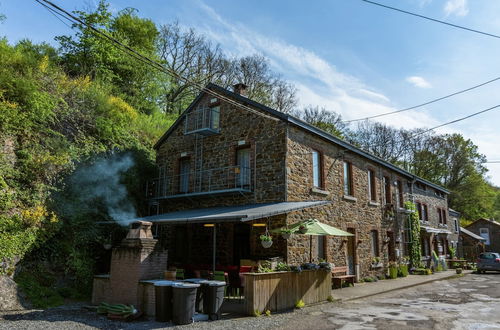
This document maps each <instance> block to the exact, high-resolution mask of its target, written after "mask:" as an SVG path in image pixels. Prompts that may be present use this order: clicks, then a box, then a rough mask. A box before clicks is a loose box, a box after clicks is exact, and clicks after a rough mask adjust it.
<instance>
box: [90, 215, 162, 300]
mask: <svg viewBox="0 0 500 330" xmlns="http://www.w3.org/2000/svg"><path fill="white" fill-rule="evenodd" d="M166 269H167V251H166V250H164V249H163V248H161V247H160V245H159V244H158V240H157V239H154V238H153V236H152V233H151V223H150V222H145V221H137V222H134V223H132V224H131V228H130V230H129V233H128V235H127V237H126V238H125V239H123V240H122V242H121V244H120V246H118V247H115V248H113V252H112V256H111V272H110V274H109V275H105V276H102V275H100V276H96V277H95V278H94V284H93V292H92V303H94V304H98V303H100V302H102V301H105V302H108V303H120V304H132V305H134V306H141V305H143V304H144V303H143V301H142V300H143V298H144V294H143V290H142V287H139V282H140V281H141V280H150V279H161V278H163V273H164V271H165V270H166ZM146 299H148V298H146Z"/></svg>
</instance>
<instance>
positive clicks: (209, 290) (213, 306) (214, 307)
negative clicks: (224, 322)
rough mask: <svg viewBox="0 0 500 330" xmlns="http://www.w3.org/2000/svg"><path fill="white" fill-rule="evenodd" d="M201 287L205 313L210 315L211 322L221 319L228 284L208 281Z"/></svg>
mask: <svg viewBox="0 0 500 330" xmlns="http://www.w3.org/2000/svg"><path fill="white" fill-rule="evenodd" d="M201 285H202V291H203V313H204V314H208V317H209V318H210V320H218V319H220V316H221V307H222V303H223V302H224V289H225V287H226V282H223V281H208V282H203V283H201Z"/></svg>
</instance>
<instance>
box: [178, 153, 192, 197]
mask: <svg viewBox="0 0 500 330" xmlns="http://www.w3.org/2000/svg"><path fill="white" fill-rule="evenodd" d="M190 168H191V166H190V163H189V158H181V159H180V160H179V192H181V193H187V192H189V171H190Z"/></svg>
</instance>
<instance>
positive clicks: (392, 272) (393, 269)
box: [389, 265, 398, 279]
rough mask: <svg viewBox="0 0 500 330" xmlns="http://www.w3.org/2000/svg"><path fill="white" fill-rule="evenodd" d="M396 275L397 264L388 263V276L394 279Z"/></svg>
mask: <svg viewBox="0 0 500 330" xmlns="http://www.w3.org/2000/svg"><path fill="white" fill-rule="evenodd" d="M397 277H398V266H396V265H390V266H389V278H390V279H395V278H397Z"/></svg>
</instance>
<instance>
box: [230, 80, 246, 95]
mask: <svg viewBox="0 0 500 330" xmlns="http://www.w3.org/2000/svg"><path fill="white" fill-rule="evenodd" d="M247 88H248V86H247V85H245V84H243V83H237V84H236V85H233V92H235V93H236V94H240V95H241V96H245V97H247Z"/></svg>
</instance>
